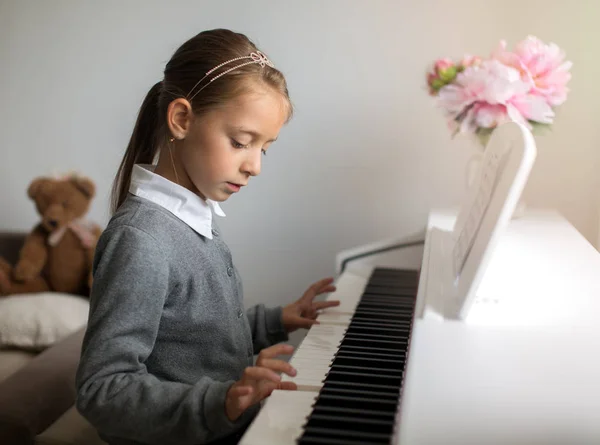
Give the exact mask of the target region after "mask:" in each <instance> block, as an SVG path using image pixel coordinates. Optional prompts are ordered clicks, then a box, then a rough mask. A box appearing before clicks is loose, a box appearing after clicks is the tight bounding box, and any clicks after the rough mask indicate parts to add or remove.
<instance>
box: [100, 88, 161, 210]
mask: <svg viewBox="0 0 600 445" xmlns="http://www.w3.org/2000/svg"><path fill="white" fill-rule="evenodd" d="M162 85H163V83H162V81H161V82H158V83H156V84H155V85H154V86H153V87H152V88H150V91H149V92H148V94H147V95H146V98H145V99H144V102H143V103H142V106H141V107H140V111H139V114H138V117H137V121H136V123H135V127H134V128H133V134H132V135H131V139H129V145H127V150H126V151H125V156H123V160H122V161H121V165H120V166H119V170H118V171H117V175H116V176H115V180H114V183H113V187H112V194H111V202H112V211H113V213H114V212H116V211H117V209H118V208H119V207H120V206H121V204H123V201H125V198H126V197H127V193H128V192H129V184H130V183H131V172H132V170H133V166H134V164H151V163H152V162H153V160H154V157H155V156H156V153H157V152H158V149H159V141H158V137H157V136H158V126H159V118H158V101H159V98H160V93H161V90H162Z"/></svg>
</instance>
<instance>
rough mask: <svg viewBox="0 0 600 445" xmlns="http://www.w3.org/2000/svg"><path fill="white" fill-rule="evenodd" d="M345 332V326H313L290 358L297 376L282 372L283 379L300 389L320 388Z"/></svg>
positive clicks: (311, 389) (312, 389)
mask: <svg viewBox="0 0 600 445" xmlns="http://www.w3.org/2000/svg"><path fill="white" fill-rule="evenodd" d="M345 332H346V328H345V327H343V326H336V325H327V326H325V325H315V326H313V327H312V328H311V329H310V330H309V331H308V334H306V337H304V340H303V341H302V343H301V345H300V346H299V347H298V348H297V349H296V351H295V352H294V355H293V356H292V358H291V359H290V364H291V365H292V366H293V367H294V368H295V369H296V371H297V374H296V376H294V377H291V376H289V375H287V374H282V375H281V380H282V381H283V382H294V383H296V385H297V386H298V389H299V390H310V391H314V390H318V389H320V388H321V386H323V380H324V379H325V376H326V375H327V373H328V372H329V368H330V366H331V361H332V360H333V357H334V355H335V353H336V352H337V350H338V348H339V344H340V343H341V341H342V339H343V338H344V334H345Z"/></svg>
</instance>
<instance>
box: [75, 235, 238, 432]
mask: <svg viewBox="0 0 600 445" xmlns="http://www.w3.org/2000/svg"><path fill="white" fill-rule="evenodd" d="M168 292H169V266H168V262H167V259H166V258H165V255H164V252H162V251H161V249H160V246H159V245H157V242H156V241H155V240H154V238H152V237H151V236H150V235H148V234H147V233H145V232H143V231H141V230H139V229H137V228H134V227H130V226H120V227H115V228H109V229H107V231H105V232H104V234H103V235H102V237H101V239H100V241H99V243H98V247H97V251H96V256H95V259H94V283H93V289H92V293H91V296H90V314H89V320H88V326H87V330H86V334H85V338H84V341H83V345H82V351H81V360H80V364H79V368H78V370H77V378H76V385H77V409H78V410H79V411H80V412H81V414H82V415H83V416H84V417H85V418H86V419H88V421H89V422H90V423H91V424H92V425H94V426H95V427H96V428H97V429H98V430H99V431H100V432H101V433H103V434H105V435H106V436H113V437H120V438H125V439H132V440H136V441H140V442H145V443H149V444H171V443H178V444H188V443H189V444H198V443H205V442H209V441H212V440H214V439H216V438H219V437H222V436H225V435H228V434H231V433H233V432H234V431H235V430H237V429H239V428H241V427H242V426H243V425H244V424H245V423H247V421H248V419H246V416H245V415H242V416H241V417H240V418H239V419H238V420H236V422H230V421H229V419H228V418H227V416H226V414H225V396H226V393H227V390H228V389H229V387H230V386H231V384H232V383H233V381H230V382H218V381H215V380H212V379H210V378H208V377H203V378H201V379H200V380H199V381H198V382H196V383H195V384H193V385H191V384H184V383H181V382H173V381H164V380H161V379H159V378H158V377H156V376H154V375H152V374H150V373H149V372H148V370H147V369H146V366H145V361H146V359H147V358H148V356H149V355H150V354H151V353H152V349H153V346H154V342H155V340H156V337H157V332H158V329H159V325H160V320H161V315H162V311H163V306H164V304H165V300H166V297H167V295H168ZM245 414H246V413H245Z"/></svg>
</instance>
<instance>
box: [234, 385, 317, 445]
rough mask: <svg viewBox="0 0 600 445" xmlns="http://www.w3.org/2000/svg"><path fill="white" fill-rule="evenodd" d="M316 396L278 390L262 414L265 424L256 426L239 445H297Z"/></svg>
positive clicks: (266, 401)
mask: <svg viewBox="0 0 600 445" xmlns="http://www.w3.org/2000/svg"><path fill="white" fill-rule="evenodd" d="M317 394H318V393H317V392H309V391H281V390H275V391H273V393H272V394H271V395H270V396H269V398H267V399H266V400H265V401H264V403H263V406H262V408H261V410H260V417H261V418H263V419H266V422H265V424H262V423H260V422H254V423H253V424H252V425H251V426H250V427H249V428H248V430H247V431H246V433H245V434H244V437H243V438H242V440H241V441H240V445H282V444H289V445H292V444H295V443H296V440H297V439H298V438H299V437H300V435H301V434H302V432H303V429H302V425H303V424H305V423H306V418H307V416H308V415H309V414H310V413H311V411H312V409H313V404H314V401H315V399H316V397H317Z"/></svg>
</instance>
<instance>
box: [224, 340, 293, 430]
mask: <svg viewBox="0 0 600 445" xmlns="http://www.w3.org/2000/svg"><path fill="white" fill-rule="evenodd" d="M293 351H294V348H293V347H292V346H290V345H284V344H278V345H274V346H271V347H270V348H265V349H263V350H262V351H261V352H260V354H258V359H257V360H256V366H249V367H247V368H246V369H245V370H244V374H243V375H242V378H241V379H240V380H238V381H237V382H235V383H234V384H233V385H231V387H230V388H229V390H228V391H227V397H226V398H225V413H226V414H227V417H228V418H229V420H230V421H231V422H234V421H235V420H236V419H237V418H238V417H239V416H240V415H241V414H242V413H243V412H244V411H246V409H248V408H249V407H250V406H252V405H254V404H256V403H259V402H260V401H261V400H263V399H265V398H266V397H268V396H270V395H271V393H272V392H273V390H275V389H287V390H296V389H297V387H296V384H295V383H293V382H282V381H281V377H280V376H279V374H277V373H280V372H284V373H286V374H287V375H289V376H292V377H293V376H295V375H296V370H295V369H294V368H293V367H292V365H290V364H289V363H287V362H285V361H283V360H279V359H275V357H276V356H278V355H280V354H291V353H292V352H293Z"/></svg>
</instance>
